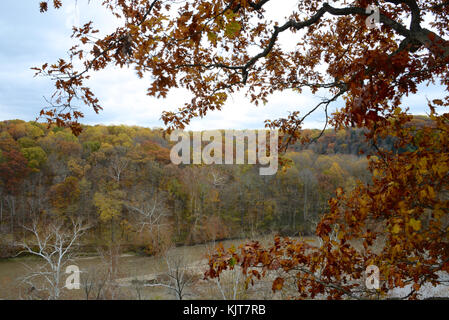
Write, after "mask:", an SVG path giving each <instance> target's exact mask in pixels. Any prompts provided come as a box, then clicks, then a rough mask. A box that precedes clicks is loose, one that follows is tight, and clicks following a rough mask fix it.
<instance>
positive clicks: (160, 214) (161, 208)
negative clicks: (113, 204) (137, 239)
mask: <svg viewBox="0 0 449 320" xmlns="http://www.w3.org/2000/svg"><path fill="white" fill-rule="evenodd" d="M139 200H140V201H136V202H137V203H138V204H136V205H133V204H129V203H126V204H125V206H126V208H128V209H129V210H131V211H133V212H136V213H138V216H137V224H138V231H139V232H142V231H143V230H144V229H148V230H149V231H153V230H154V229H157V231H159V228H160V227H161V226H162V225H163V223H162V222H163V218H164V217H166V216H167V215H168V213H167V209H166V207H165V203H164V198H163V197H162V196H159V195H158V194H157V193H155V194H154V195H153V197H152V198H151V199H145V200H144V199H139Z"/></svg>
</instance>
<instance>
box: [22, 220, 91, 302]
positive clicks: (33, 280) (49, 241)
mask: <svg viewBox="0 0 449 320" xmlns="http://www.w3.org/2000/svg"><path fill="white" fill-rule="evenodd" d="M23 228H24V229H25V230H26V231H28V234H30V235H31V238H30V239H25V238H24V240H23V241H22V242H21V243H19V245H20V246H21V247H22V248H24V250H22V251H21V252H19V254H20V253H24V252H25V253H28V254H32V255H35V256H38V257H40V258H42V259H43V260H44V264H42V265H40V266H39V267H37V268H29V269H30V273H29V274H28V275H26V276H24V277H23V278H22V283H24V284H27V285H28V286H29V290H28V292H27V294H28V296H29V297H31V298H33V297H37V298H44V297H45V298H48V299H58V298H59V297H60V296H61V291H62V289H63V288H64V286H65V283H63V281H61V278H62V275H63V272H64V271H63V268H64V267H65V266H67V265H68V263H69V262H71V261H73V258H74V254H75V250H74V249H75V248H76V246H77V245H78V240H79V238H80V237H81V236H82V235H83V233H84V232H85V231H86V230H87V229H88V226H85V225H84V224H83V222H82V221H81V220H72V221H71V225H70V226H68V227H67V226H65V225H64V223H63V222H62V221H60V220H56V221H51V222H50V223H43V222H42V221H39V219H37V218H36V219H33V222H32V224H31V225H30V226H23Z"/></svg>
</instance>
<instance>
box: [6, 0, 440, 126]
mask: <svg viewBox="0 0 449 320" xmlns="http://www.w3.org/2000/svg"><path fill="white" fill-rule="evenodd" d="M280 1H282V2H283V5H282V6H279V2H280ZM95 2H97V3H98V2H100V1H99V0H93V1H91V4H90V5H87V0H78V2H77V5H75V3H76V1H75V0H65V1H64V2H63V3H64V6H63V9H62V10H58V11H55V10H52V9H51V10H50V11H49V12H48V13H45V14H41V13H39V1H38V0H2V10H1V11H0V39H1V42H0V120H8V119H24V120H34V119H35V118H36V117H37V115H38V113H39V111H40V110H41V109H42V107H43V106H44V105H45V101H44V98H43V97H44V96H46V97H49V96H50V95H51V94H52V92H53V91H52V84H51V82H49V81H48V80H47V79H45V78H34V77H33V75H34V72H33V71H32V70H30V68H31V67H33V66H41V65H42V64H43V63H44V62H54V61H56V59H58V58H60V57H61V58H64V57H66V52H67V50H68V49H69V48H70V47H71V46H72V44H73V43H72V41H71V39H70V34H71V26H72V25H74V24H76V25H78V24H84V23H85V22H87V21H89V20H91V18H92V17H95V19H94V20H95V23H96V24H95V26H96V27H97V28H99V29H101V31H103V32H108V31H111V30H113V28H114V25H115V24H116V21H114V19H113V18H112V17H110V16H109V15H108V14H107V12H105V11H103V9H102V8H101V7H99V6H98V5H96V4H95ZM295 2H296V0H277V1H273V4H274V3H276V5H271V7H269V8H268V9H269V12H272V13H273V18H275V19H277V20H279V21H283V17H284V16H285V15H286V14H287V13H288V12H289V10H291V9H292V8H293V7H294V5H295ZM286 37H288V35H286ZM283 42H284V43H285V45H288V44H289V43H288V40H287V38H284V41H283ZM290 42H291V41H290ZM89 84H90V86H91V88H92V90H93V91H94V93H95V94H96V95H97V96H98V97H99V99H100V101H101V104H102V106H103V107H104V110H103V111H102V112H100V114H99V115H97V114H95V113H94V112H93V111H91V110H89V109H88V108H84V109H82V111H83V112H84V113H85V118H84V119H82V121H81V122H82V123H86V124H98V123H102V124H128V125H140V126H145V127H163V123H162V121H161V120H160V116H161V112H162V110H175V109H177V108H178V107H181V106H183V104H184V103H185V102H186V101H188V100H190V99H189V95H188V94H187V93H186V92H184V91H182V90H176V91H173V92H171V94H170V95H169V97H168V98H167V99H164V100H163V99H156V98H152V97H148V96H146V95H145V92H146V88H148V87H149V83H148V82H147V81H145V80H140V79H138V78H137V76H136V75H135V73H134V72H133V70H132V69H126V68H125V69H119V68H108V69H107V70H105V71H102V72H100V73H98V74H95V75H93V77H92V79H91V81H90V82H89ZM419 92H420V93H419V95H416V96H412V97H409V98H407V99H406V100H405V104H406V105H407V106H408V107H410V109H411V111H412V113H414V114H425V113H426V111H427V109H426V105H427V104H426V98H429V99H433V98H438V97H439V93H440V92H441V90H440V89H439V88H438V87H431V88H426V87H424V86H422V88H421V90H420V91H419ZM319 99H320V97H314V96H312V95H311V94H308V93H305V94H301V95H299V94H295V93H288V92H284V93H281V94H275V95H273V96H272V97H271V98H270V99H269V103H268V104H267V105H265V106H260V107H255V106H253V105H251V103H250V102H249V101H248V100H247V99H245V98H244V97H243V95H241V94H236V95H234V96H233V97H232V98H231V99H230V100H229V101H228V103H227V105H226V107H225V108H224V110H223V111H221V112H212V113H209V114H208V115H207V116H206V117H205V118H203V119H197V120H195V121H193V122H192V124H191V125H190V127H189V128H188V129H192V130H206V129H244V128H248V129H255V128H262V127H263V125H264V120H266V119H276V118H279V117H285V116H287V115H288V112H289V111H294V110H300V111H302V112H307V110H308V109H309V108H310V107H311V106H313V104H314V103H316V102H317V101H319ZM341 106H342V101H341V100H340V101H338V102H337V103H336V104H334V108H336V107H341ZM323 115H324V114H323V113H322V112H320V113H317V114H315V115H314V116H313V117H312V118H309V119H308V122H307V123H306V125H305V127H308V128H320V127H321V126H322V125H323V124H324V122H323V120H324V117H323Z"/></svg>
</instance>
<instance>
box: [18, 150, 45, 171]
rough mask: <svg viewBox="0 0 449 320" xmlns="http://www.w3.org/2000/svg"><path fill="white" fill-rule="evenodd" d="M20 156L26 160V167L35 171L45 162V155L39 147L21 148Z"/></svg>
mask: <svg viewBox="0 0 449 320" xmlns="http://www.w3.org/2000/svg"><path fill="white" fill-rule="evenodd" d="M22 154H23V156H24V157H25V158H26V159H27V160H28V166H29V167H30V168H31V169H33V170H35V171H39V169H40V168H41V167H42V166H43V165H44V164H45V163H46V162H47V154H46V153H45V151H44V150H43V149H42V148H41V147H30V148H23V149H22Z"/></svg>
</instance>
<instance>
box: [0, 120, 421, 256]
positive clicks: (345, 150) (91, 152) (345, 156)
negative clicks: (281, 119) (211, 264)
mask: <svg viewBox="0 0 449 320" xmlns="http://www.w3.org/2000/svg"><path fill="white" fill-rule="evenodd" d="M422 121H423V120H422ZM319 132H320V131H319V130H309V131H308V132H306V133H307V134H310V135H311V136H314V135H315V136H316V135H318V134H319ZM364 141H365V138H364V135H363V132H362V131H360V130H346V131H338V132H335V131H334V130H328V131H326V133H325V134H324V135H323V136H322V137H321V138H320V139H319V140H318V142H315V143H312V144H310V145H299V144H297V145H293V146H291V148H290V150H289V151H288V152H287V154H286V158H288V159H291V160H292V162H291V163H290V166H288V167H285V168H281V169H280V170H279V171H278V173H277V174H276V175H274V176H260V175H259V171H258V168H257V166H254V165H212V166H211V165H207V166H201V165H181V166H176V165H173V164H171V162H170V157H169V155H170V147H171V143H170V142H169V141H168V137H167V138H165V137H164V136H163V135H162V132H161V131H160V130H157V129H155V130H151V129H148V128H142V127H128V126H100V125H97V126H85V127H84V129H83V132H82V133H81V135H79V136H78V137H75V136H74V135H73V134H72V133H71V131H70V130H69V129H61V128H58V127H52V128H48V127H47V126H46V125H44V124H40V123H36V122H24V121H21V120H11V121H3V122H1V123H0V150H1V155H0V176H1V185H0V187H1V189H0V191H1V199H0V231H1V238H0V239H1V241H2V242H3V243H2V245H1V246H0V247H1V248H2V250H3V252H2V255H3V256H8V255H10V254H12V253H13V252H14V250H15V249H14V247H13V244H14V242H15V241H17V240H18V239H20V237H22V236H23V235H24V230H23V228H22V226H23V225H26V224H28V223H29V222H30V220H31V219H33V218H34V217H36V216H45V215H49V216H62V217H65V218H67V219H68V218H70V217H82V218H85V219H86V220H88V221H89V223H90V225H92V226H93V227H92V228H91V229H90V236H88V237H85V239H84V241H85V245H107V244H110V243H121V244H122V245H123V246H126V247H127V248H129V249H131V250H139V251H145V252H146V253H149V254H153V253H157V252H158V251H160V250H163V249H164V248H165V247H166V246H168V245H171V244H173V243H176V244H183V243H200V242H204V241H209V240H215V239H225V238H234V237H244V236H255V235H257V234H260V233H266V232H270V231H272V232H280V233H281V234H288V235H295V234H298V231H299V232H300V233H302V234H309V233H311V232H313V230H314V228H315V226H316V223H317V222H318V218H319V216H320V215H321V214H322V213H324V212H325V211H326V209H327V206H328V204H327V201H328V199H329V198H330V197H331V196H332V195H333V194H334V192H335V190H336V188H337V187H339V186H341V187H344V188H345V189H350V188H352V187H353V186H354V185H355V184H356V182H357V180H360V181H362V182H368V181H369V178H370V173H369V171H368V170H367V160H366V158H365V157H360V156H359V152H360V151H363V152H369V151H370V150H371V148H372V146H369V145H367V144H366V143H365V142H364ZM385 144H386V145H388V143H387V142H386V143H385Z"/></svg>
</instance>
